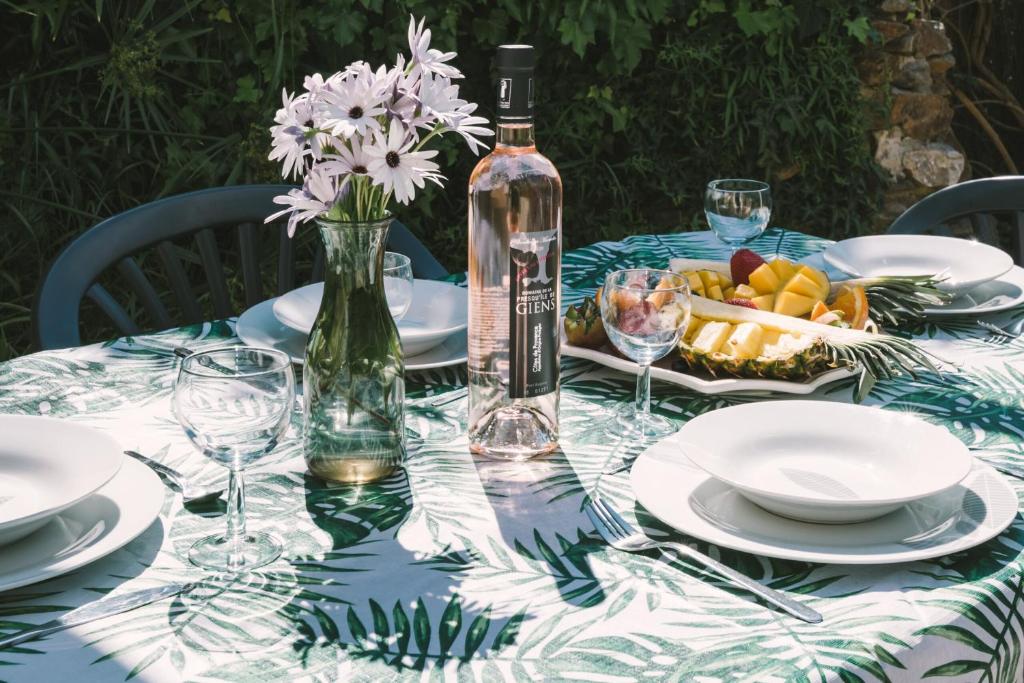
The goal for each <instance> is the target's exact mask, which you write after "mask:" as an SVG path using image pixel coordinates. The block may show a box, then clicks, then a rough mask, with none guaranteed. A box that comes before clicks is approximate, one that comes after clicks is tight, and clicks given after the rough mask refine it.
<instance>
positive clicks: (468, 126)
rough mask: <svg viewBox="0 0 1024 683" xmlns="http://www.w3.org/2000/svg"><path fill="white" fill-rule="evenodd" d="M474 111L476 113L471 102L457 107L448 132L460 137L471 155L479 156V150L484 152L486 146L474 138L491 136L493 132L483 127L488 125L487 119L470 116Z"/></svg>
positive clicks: (474, 105)
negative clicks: (450, 131) (470, 151)
mask: <svg viewBox="0 0 1024 683" xmlns="http://www.w3.org/2000/svg"><path fill="white" fill-rule="evenodd" d="M474 111H476V104H474V103H472V102H470V103H468V104H465V105H463V106H462V107H459V110H458V111H457V112H456V114H455V117H454V121H453V122H452V124H451V127H450V128H449V130H452V131H454V132H456V133H458V134H459V135H461V136H462V139H463V140H465V141H466V144H467V145H468V146H469V149H470V150H472V152H473V154H479V153H480V150H481V149H484V150H486V149H487V148H488V145H485V144H484V143H483V142H482V141H480V140H478V139H477V138H476V137H475V136H493V135H494V131H493V130H491V129H490V128H485V127H484V126H485V125H486V124H487V123H488V121H487V119H485V118H484V117H482V116H472V113H473V112H474Z"/></svg>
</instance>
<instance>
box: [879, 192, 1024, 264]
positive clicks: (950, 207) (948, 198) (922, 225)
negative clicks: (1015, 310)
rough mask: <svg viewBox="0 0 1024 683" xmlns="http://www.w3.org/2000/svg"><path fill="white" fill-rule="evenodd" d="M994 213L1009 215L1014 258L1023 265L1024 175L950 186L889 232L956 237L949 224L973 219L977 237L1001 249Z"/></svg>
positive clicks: (916, 207) (909, 212) (924, 201)
mask: <svg viewBox="0 0 1024 683" xmlns="http://www.w3.org/2000/svg"><path fill="white" fill-rule="evenodd" d="M993 213H1005V214H1009V216H1010V225H1011V227H1012V229H1013V241H1014V246H1015V248H1014V250H1013V252H1012V255H1013V257H1014V260H1015V261H1016V262H1017V264H1018V265H1021V264H1022V263H1024V176H999V177H996V178H980V179H978V180H968V181H966V182H963V183H958V184H956V185H950V186H949V187H946V188H943V189H941V190H939V191H938V192H935V193H933V194H930V195H928V196H927V197H925V198H924V199H922V200H921V201H919V202H918V203H917V204H914V205H913V206H912V207H910V208H909V209H907V210H906V211H904V212H903V214H902V215H900V217H899V218H897V219H896V220H895V221H893V224H892V225H891V226H889V233H890V234H898V235H912V234H919V233H931V234H935V235H952V234H953V233H952V230H951V229H950V228H949V226H948V223H949V222H950V221H952V220H956V219H958V218H969V219H970V221H971V225H972V226H973V228H974V234H975V236H976V237H977V238H978V239H979V240H980V241H982V242H985V243H987V244H991V245H993V246H997V247H998V246H1000V244H999V232H998V228H997V225H996V220H995V218H994V217H993V216H992V214H993Z"/></svg>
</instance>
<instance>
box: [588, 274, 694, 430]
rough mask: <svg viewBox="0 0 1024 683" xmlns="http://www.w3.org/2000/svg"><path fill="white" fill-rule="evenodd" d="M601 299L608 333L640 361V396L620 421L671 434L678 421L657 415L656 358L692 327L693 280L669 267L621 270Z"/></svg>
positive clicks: (610, 276) (607, 281)
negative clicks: (653, 405) (654, 412)
mask: <svg viewBox="0 0 1024 683" xmlns="http://www.w3.org/2000/svg"><path fill="white" fill-rule="evenodd" d="M600 304H601V319H602V321H603V322H604V329H605V332H606V333H607V335H608V339H609V340H611V342H612V344H614V345H615V348H617V349H618V350H619V351H620V352H621V353H622V355H624V356H626V357H627V358H629V359H630V360H632V361H635V362H636V363H637V365H639V366H640V374H639V375H638V376H637V379H636V402H635V404H634V406H633V407H632V408H627V409H626V410H625V411H623V413H622V414H620V418H619V421H620V422H621V423H622V424H623V426H625V427H626V429H627V432H628V433H629V434H630V435H632V436H636V437H638V438H640V439H643V440H646V439H652V438H658V437H661V436H665V435H667V434H671V433H672V432H674V431H675V427H674V426H673V425H672V423H671V422H670V421H669V420H666V419H665V418H663V417H660V416H658V415H651V363H653V362H654V361H656V360H658V359H659V358H662V357H663V356H665V355H666V354H668V353H669V352H671V351H672V350H673V349H674V348H676V346H677V345H678V344H679V338H680V337H681V336H682V335H683V332H684V331H685V330H686V326H687V324H688V323H689V321H690V284H689V282H688V281H687V279H686V278H685V277H683V276H681V275H679V274H677V273H673V272H671V271H667V270H652V269H646V268H641V269H634V270H619V271H615V272H613V273H609V274H608V276H607V277H606V278H605V281H604V287H603V288H602V290H601V302H600Z"/></svg>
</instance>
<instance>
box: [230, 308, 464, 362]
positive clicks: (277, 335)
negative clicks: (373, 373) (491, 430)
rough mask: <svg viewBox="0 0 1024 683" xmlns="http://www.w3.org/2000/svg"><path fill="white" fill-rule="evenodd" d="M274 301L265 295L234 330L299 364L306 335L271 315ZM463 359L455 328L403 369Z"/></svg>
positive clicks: (460, 338) (461, 341) (461, 335)
mask: <svg viewBox="0 0 1024 683" xmlns="http://www.w3.org/2000/svg"><path fill="white" fill-rule="evenodd" d="M274 301H276V299H269V300H267V301H263V302H261V303H258V304H256V305H255V306H253V307H252V308H250V309H249V310H247V311H246V312H245V313H242V315H241V316H239V318H238V322H237V323H235V334H237V335H238V338H239V339H241V340H242V341H243V342H245V343H246V344H249V345H251V346H261V347H266V348H271V349H277V350H278V351H283V352H284V353H287V354H288V357H289V358H291V359H292V362H293V363H298V364H299V365H302V362H303V359H304V358H305V355H306V335H305V334H303V333H301V332H298V331H297V330H293V329H292V328H290V327H288V326H286V325H284V324H282V323H281V321H280V320H278V319H277V317H276V316H275V315H274ZM465 362H466V333H465V332H457V333H455V334H453V335H451V336H450V337H448V338H447V339H445V340H444V341H443V342H442V343H441V344H439V345H437V346H435V347H434V348H432V349H430V350H429V351H427V352H425V353H421V354H419V355H416V356H408V357H406V359H405V369H406V371H413V370H429V369H431V368H443V367H447V366H449V365H459V364H460V363H465Z"/></svg>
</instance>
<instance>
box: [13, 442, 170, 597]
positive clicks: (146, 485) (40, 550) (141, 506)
mask: <svg viewBox="0 0 1024 683" xmlns="http://www.w3.org/2000/svg"><path fill="white" fill-rule="evenodd" d="M119 452H120V451H119ZM165 490H166V489H165V488H164V485H163V484H161V483H160V479H158V478H157V476H156V475H155V474H153V472H151V471H150V470H149V468H147V467H146V466H145V465H143V464H141V463H138V462H136V461H134V460H132V459H131V458H125V460H124V464H123V465H122V466H121V470H120V471H119V472H118V473H117V475H116V476H115V477H114V478H113V479H111V480H110V482H109V483H108V484H107V485H106V486H104V487H103V488H101V489H99V490H98V491H96V492H95V493H94V494H92V495H91V496H89V497H88V498H86V499H85V500H83V501H82V502H80V503H78V504H77V505H74V506H72V507H70V508H68V509H67V510H65V511H64V512H61V513H60V514H59V515H57V516H56V517H54V518H53V519H51V520H50V522H49V524H47V525H45V526H44V527H43V528H41V529H39V530H38V531H37V532H36V533H34V534H32V535H31V536H28V537H27V538H23V539H21V540H20V541H18V542H17V543H12V544H11V545H9V546H7V547H5V548H4V550H3V552H2V553H0V591H5V590H10V589H11V588H17V587H19V586H27V585H28V584H30V583H36V582H37V581H43V580H44V579H49V578H52V577H54V576H60V575H61V574H66V573H68V572H70V571H72V570H75V569H78V568H79V567H83V566H85V565H87V564H89V563H90V562H94V561H96V560H98V559H100V558H101V557H104V556H106V555H109V554H110V553H112V552H114V551H115V550H117V549H118V548H120V547H121V546H123V545H125V544H126V543H128V542H129V541H131V540H133V539H134V538H135V537H137V536H138V535H139V534H141V533H142V532H143V531H145V530H146V529H148V528H149V525H150V524H152V523H153V520H155V519H156V518H157V517H158V516H159V515H160V508H161V507H163V503H164V493H165Z"/></svg>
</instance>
